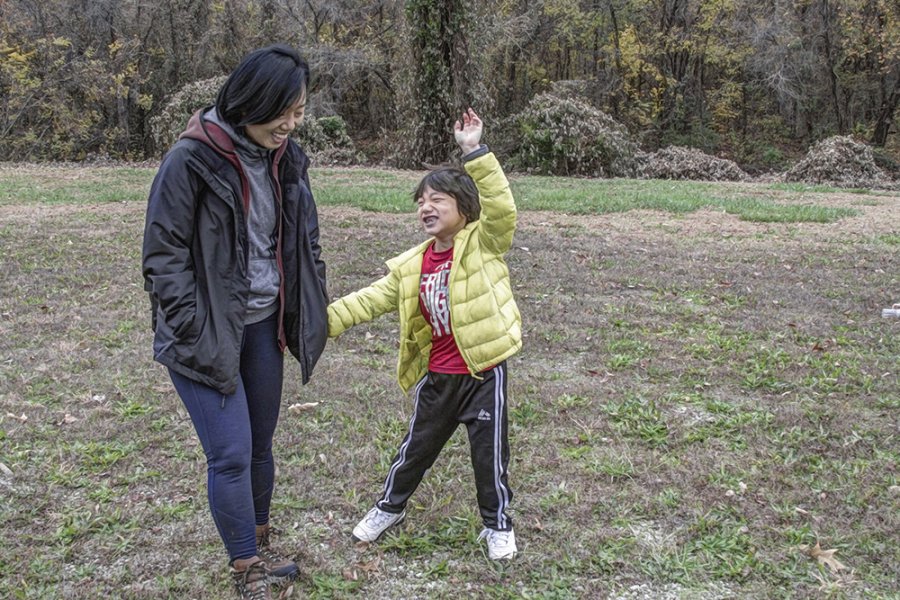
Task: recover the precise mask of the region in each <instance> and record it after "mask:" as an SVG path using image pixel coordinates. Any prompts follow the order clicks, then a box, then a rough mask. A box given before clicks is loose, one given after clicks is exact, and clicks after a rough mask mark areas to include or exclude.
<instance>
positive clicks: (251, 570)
mask: <svg viewBox="0 0 900 600" xmlns="http://www.w3.org/2000/svg"><path fill="white" fill-rule="evenodd" d="M266 576H267V573H266V566H265V563H264V562H263V561H259V562H256V563H253V564H252V565H250V566H249V567H247V569H246V570H245V571H244V572H243V573H242V574H241V576H240V581H239V582H237V587H238V591H239V592H240V593H241V598H245V599H246V600H265V599H266V597H267V596H268V597H271V596H270V595H269V583H268V582H267V581H266Z"/></svg>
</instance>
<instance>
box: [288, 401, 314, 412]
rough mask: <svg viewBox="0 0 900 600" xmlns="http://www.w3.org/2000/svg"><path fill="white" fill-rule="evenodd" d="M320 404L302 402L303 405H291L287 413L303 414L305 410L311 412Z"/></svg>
mask: <svg viewBox="0 0 900 600" xmlns="http://www.w3.org/2000/svg"><path fill="white" fill-rule="evenodd" d="M320 404H321V402H304V403H303V404H291V405H290V406H288V411H290V412H303V411H306V410H312V409H314V408H315V407H317V406H318V405H320Z"/></svg>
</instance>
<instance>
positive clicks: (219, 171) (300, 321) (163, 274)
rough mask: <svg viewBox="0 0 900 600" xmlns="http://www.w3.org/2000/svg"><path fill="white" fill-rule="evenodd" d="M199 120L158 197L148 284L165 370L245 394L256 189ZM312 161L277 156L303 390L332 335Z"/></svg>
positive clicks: (168, 161) (166, 168) (165, 166)
mask: <svg viewBox="0 0 900 600" xmlns="http://www.w3.org/2000/svg"><path fill="white" fill-rule="evenodd" d="M202 112H203V111H200V112H198V113H197V114H195V115H194V116H193V117H192V118H191V121H190V123H189V125H188V128H187V130H186V131H185V132H184V133H183V134H181V138H180V139H179V141H178V142H177V143H176V144H175V145H174V146H173V147H172V149H171V150H170V151H169V153H168V154H167V155H166V157H165V158H164V159H163V162H162V165H161V166H160V169H159V172H158V173H157V175H156V178H155V179H154V181H153V185H152V187H151V189H150V198H149V201H148V205H147V218H146V224H145V228H144V248H143V274H144V281H145V285H144V287H145V289H146V290H147V291H148V292H149V294H150V299H151V306H152V321H153V330H154V332H155V337H154V341H153V353H154V356H155V358H156V360H157V361H159V362H160V363H162V364H163V365H165V366H167V367H169V368H170V369H172V370H173V371H175V372H177V373H180V374H182V375H184V376H185V377H188V378H190V379H193V380H195V381H198V382H200V383H203V384H205V385H208V386H210V387H212V388H214V389H216V390H218V391H220V392H222V393H223V394H231V393H233V392H234V391H235V390H236V389H237V381H238V373H239V369H240V349H241V339H242V337H243V331H244V320H245V315H246V309H247V300H248V297H249V290H250V287H249V284H250V282H249V279H248V278H247V273H248V269H247V260H248V257H249V246H248V239H247V225H246V214H247V207H248V206H249V204H248V203H249V202H250V201H251V199H250V198H249V186H248V183H247V181H246V178H245V176H244V173H243V169H242V168H241V166H240V161H239V160H238V158H237V155H236V154H235V152H234V146H233V143H232V141H231V139H230V137H229V136H228V134H227V133H226V132H224V131H223V130H222V129H221V128H219V127H218V126H217V125H215V124H214V123H211V122H208V121H203V120H202V118H201V114H202ZM308 166H309V159H308V158H307V157H306V155H305V154H304V153H303V151H302V150H301V149H300V147H299V146H297V144H296V143H294V142H293V141H292V140H287V141H286V142H285V143H284V144H283V145H282V146H281V147H280V148H279V149H278V150H276V151H274V152H273V153H272V164H271V176H272V178H273V183H274V185H273V188H274V189H275V192H276V193H275V196H276V201H277V202H279V210H280V215H281V218H280V227H279V231H278V238H277V249H278V260H277V263H278V266H279V269H280V271H281V290H280V296H281V298H280V300H281V302H280V307H281V311H280V317H279V323H280V327H279V331H280V334H279V342H280V344H281V348H282V350H284V348H285V347H287V348H288V349H290V351H291V353H292V354H293V355H294V356H295V357H296V358H297V360H298V361H299V362H300V367H301V372H302V379H303V383H306V382H308V381H309V378H310V375H311V374H312V371H313V367H314V366H315V364H316V361H317V360H318V359H319V356H320V355H321V354H322V349H323V348H324V347H325V341H326V339H327V332H328V320H327V314H326V307H327V305H328V294H327V289H326V285H325V263H324V262H323V261H322V259H321V257H320V254H321V248H320V247H319V220H318V213H317V211H316V205H315V201H314V200H313V196H312V193H311V192H310V188H309V178H308V176H307V168H308Z"/></svg>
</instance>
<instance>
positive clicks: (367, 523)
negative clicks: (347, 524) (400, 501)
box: [353, 506, 406, 542]
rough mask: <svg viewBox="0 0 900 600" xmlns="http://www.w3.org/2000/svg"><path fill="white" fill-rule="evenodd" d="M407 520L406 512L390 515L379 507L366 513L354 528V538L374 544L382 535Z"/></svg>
mask: <svg viewBox="0 0 900 600" xmlns="http://www.w3.org/2000/svg"><path fill="white" fill-rule="evenodd" d="M404 518H406V511H405V510H404V511H403V512H399V513H389V512H385V511H383V510H381V509H380V508H378V507H377V506H376V507H374V508H373V509H372V510H370V511H369V512H367V513H366V516H365V517H363V520H362V521H360V522H359V523H357V524H356V527H354V528H353V538H354V539H356V540H357V541H359V542H374V541H375V540H377V539H378V538H379V537H381V534H382V533H384V532H385V531H387V530H388V529H390V528H391V527H393V526H394V525H396V524H397V523H399V522H401V521H402V520H403V519H404Z"/></svg>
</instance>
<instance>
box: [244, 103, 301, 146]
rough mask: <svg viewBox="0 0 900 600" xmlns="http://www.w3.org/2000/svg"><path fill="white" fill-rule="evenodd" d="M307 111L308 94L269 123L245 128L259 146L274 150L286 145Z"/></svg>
mask: <svg viewBox="0 0 900 600" xmlns="http://www.w3.org/2000/svg"><path fill="white" fill-rule="evenodd" d="M305 110H306V92H305V91H304V92H303V93H302V94H300V97H299V98H297V101H296V102H294V103H293V104H292V105H290V106H288V107H287V108H286V109H285V111H284V112H283V113H281V114H280V115H279V116H278V117H276V118H274V119H272V120H271V121H269V122H267V123H256V124H254V125H246V126H244V131H246V133H247V137H248V138H250V139H251V140H253V142H255V143H256V144H257V145H258V146H262V147H263V148H268V149H269V150H274V149H276V148H278V147H279V146H281V144H283V143H284V140H286V139H287V138H288V136H289V135H290V134H291V132H292V131H293V130H294V128H296V127H297V126H298V125H300V123H302V122H303V113H304V111H305Z"/></svg>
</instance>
